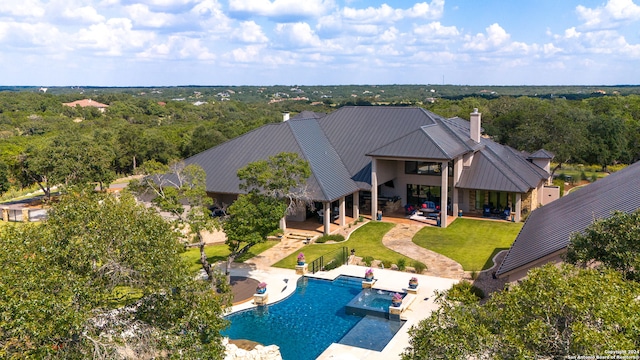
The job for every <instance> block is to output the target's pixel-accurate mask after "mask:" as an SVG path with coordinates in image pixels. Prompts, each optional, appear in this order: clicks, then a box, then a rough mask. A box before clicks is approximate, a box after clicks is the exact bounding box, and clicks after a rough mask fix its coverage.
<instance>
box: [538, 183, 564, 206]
mask: <svg viewBox="0 0 640 360" xmlns="http://www.w3.org/2000/svg"><path fill="white" fill-rule="evenodd" d="M558 199H560V187H559V186H550V185H546V186H544V187H542V201H540V203H541V204H542V205H547V204H548V203H550V202H552V201H555V200H558Z"/></svg>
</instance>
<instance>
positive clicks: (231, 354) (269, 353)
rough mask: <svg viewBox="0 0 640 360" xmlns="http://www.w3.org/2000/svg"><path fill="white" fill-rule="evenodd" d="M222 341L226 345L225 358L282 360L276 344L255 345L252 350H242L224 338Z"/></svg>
mask: <svg viewBox="0 0 640 360" xmlns="http://www.w3.org/2000/svg"><path fill="white" fill-rule="evenodd" d="M223 343H224V345H225V347H226V350H225V357H224V359H225V360H282V355H281V354H280V348H279V347H278V346H277V345H269V346H262V345H256V347H255V348H253V350H244V349H240V348H238V347H237V346H236V345H235V344H229V343H228V342H227V339H226V338H225V339H224V340H223Z"/></svg>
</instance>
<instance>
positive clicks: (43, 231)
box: [0, 193, 228, 359]
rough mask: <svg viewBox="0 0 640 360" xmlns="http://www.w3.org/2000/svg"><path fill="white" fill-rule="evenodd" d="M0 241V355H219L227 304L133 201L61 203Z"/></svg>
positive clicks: (167, 231)
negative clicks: (197, 276)
mask: <svg viewBox="0 0 640 360" xmlns="http://www.w3.org/2000/svg"><path fill="white" fill-rule="evenodd" d="M0 241H2V244H3V251H2V252H0V266H2V268H3V271H2V272H0V357H2V358H9V359H12V358H16V359H17V358H64V359H74V358H76V359H86V358H94V359H117V358H145V357H146V358H151V357H154V358H156V357H157V358H162V357H181V358H194V357H201V358H212V359H216V358H222V357H223V355H222V354H223V348H222V346H221V342H220V341H221V337H220V334H219V331H220V330H221V329H222V328H223V327H224V326H225V321H224V320H223V319H222V318H221V317H220V315H221V314H222V311H223V305H226V304H228V302H227V301H228V297H227V296H226V295H225V294H217V293H215V292H213V291H211V289H210V287H209V286H208V285H207V284H206V283H203V282H200V281H197V280H195V279H194V276H193V274H191V273H189V271H188V266H187V264H185V263H184V262H183V260H182V258H181V257H180V253H181V252H182V251H184V246H183V245H182V243H181V242H180V239H179V236H178V234H177V233H176V232H175V231H173V229H172V227H171V226H170V225H169V224H168V223H167V222H166V221H164V220H163V219H162V218H161V217H160V216H159V215H157V214H156V213H155V212H154V211H152V210H149V209H146V208H145V207H144V206H142V205H138V204H137V203H136V201H135V199H134V198H133V197H132V196H130V195H127V194H123V195H121V196H120V197H114V196H112V195H109V194H102V193H98V194H96V193H73V194H69V195H65V196H63V197H62V198H61V200H60V202H59V203H56V204H54V205H53V207H52V209H51V211H50V212H49V217H48V219H47V220H46V222H45V223H44V224H42V225H33V224H16V225H8V226H4V227H2V228H1V231H0Z"/></svg>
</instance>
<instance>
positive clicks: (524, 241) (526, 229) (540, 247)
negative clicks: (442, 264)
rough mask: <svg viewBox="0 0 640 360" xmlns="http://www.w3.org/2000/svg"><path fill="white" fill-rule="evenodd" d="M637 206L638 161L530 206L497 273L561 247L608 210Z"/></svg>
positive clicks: (639, 190) (639, 206)
mask: <svg viewBox="0 0 640 360" xmlns="http://www.w3.org/2000/svg"><path fill="white" fill-rule="evenodd" d="M638 209H640V161H639V162H636V163H634V164H632V165H630V166H628V167H627V168H625V169H623V170H620V171H618V172H616V173H613V174H611V175H609V176H607V177H605V178H603V179H600V180H597V181H596V182H594V183H592V184H589V185H587V186H585V187H584V188H582V189H578V190H576V191H574V192H571V193H570V194H568V195H566V196H564V197H562V198H560V199H558V200H556V201H554V202H552V203H550V204H548V205H545V206H543V207H541V208H538V209H536V210H534V211H533V212H532V213H531V214H530V215H529V217H528V218H527V220H526V221H525V223H524V226H523V227H522V229H521V230H520V233H519V234H518V236H517V237H516V240H515V241H514V243H513V245H512V246H511V249H509V252H508V253H507V256H506V257H505V258H504V260H503V261H502V264H500V268H499V269H498V271H497V274H498V275H501V274H504V273H506V272H509V271H512V270H515V269H518V268H521V267H524V266H526V265H527V264H530V263H532V262H534V261H537V260H539V259H541V258H543V257H545V256H547V255H550V254H553V253H554V252H556V251H559V250H562V249H565V248H566V247H567V246H568V245H569V243H570V239H571V235H572V234H573V233H580V232H583V231H584V230H585V229H586V228H587V227H588V226H589V225H590V224H592V223H593V222H594V221H595V220H597V219H602V218H607V217H609V216H611V213H612V211H616V210H617V211H622V212H626V213H631V212H634V211H637V210H638Z"/></svg>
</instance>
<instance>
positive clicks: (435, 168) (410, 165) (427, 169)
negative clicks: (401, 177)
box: [404, 161, 453, 176]
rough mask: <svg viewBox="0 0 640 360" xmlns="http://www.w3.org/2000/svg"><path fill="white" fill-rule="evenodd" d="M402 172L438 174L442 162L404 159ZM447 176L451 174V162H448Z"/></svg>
mask: <svg viewBox="0 0 640 360" xmlns="http://www.w3.org/2000/svg"><path fill="white" fill-rule="evenodd" d="M404 173H405V174H417V175H440V174H441V173H442V164H441V163H439V162H429V161H405V162H404ZM449 176H453V164H452V163H449Z"/></svg>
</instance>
